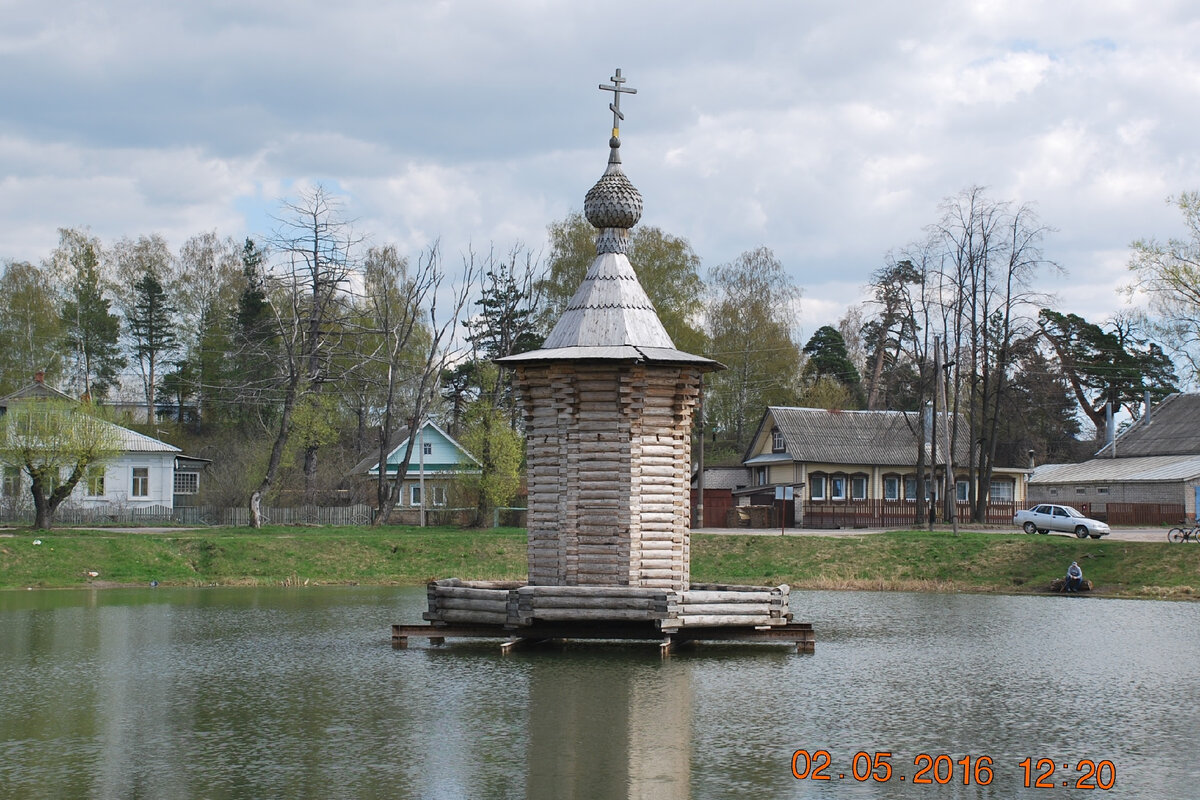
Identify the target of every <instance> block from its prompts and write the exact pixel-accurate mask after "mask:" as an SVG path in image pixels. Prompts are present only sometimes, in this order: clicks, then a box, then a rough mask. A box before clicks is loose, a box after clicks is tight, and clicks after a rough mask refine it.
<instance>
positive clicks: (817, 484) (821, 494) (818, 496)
mask: <svg viewBox="0 0 1200 800" xmlns="http://www.w3.org/2000/svg"><path fill="white" fill-rule="evenodd" d="M808 497H809V499H810V500H824V499H825V476H824V475H809V476H808Z"/></svg>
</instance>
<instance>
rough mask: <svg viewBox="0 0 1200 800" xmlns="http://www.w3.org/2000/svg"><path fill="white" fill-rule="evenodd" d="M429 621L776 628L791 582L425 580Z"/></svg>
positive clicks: (783, 617)
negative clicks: (683, 585)
mask: <svg viewBox="0 0 1200 800" xmlns="http://www.w3.org/2000/svg"><path fill="white" fill-rule="evenodd" d="M427 591H428V600H429V610H428V611H427V612H425V614H424V615H423V616H424V618H425V619H426V620H428V621H429V622H433V623H435V624H437V623H443V624H446V623H450V624H453V623H460V624H463V623H472V624H487V625H501V626H504V627H506V628H510V629H513V630H514V632H516V631H519V629H520V628H521V627H527V626H530V625H534V624H537V623H541V622H582V623H588V622H648V623H653V624H654V625H655V626H656V627H657V628H658V629H660V630H662V631H664V632H669V631H677V630H679V629H680V628H688V627H692V628H697V627H701V628H710V627H756V628H764V627H778V626H782V625H786V624H788V622H789V621H790V620H791V617H792V615H791V612H790V611H789V610H788V591H789V590H788V586H787V585H786V584H784V585H782V586H775V587H764V586H726V585H715V584H703V585H702V584H696V585H692V586H690V587H689V588H687V589H683V590H679V591H676V590H674V589H663V588H655V587H642V586H594V585H576V586H532V585H526V584H523V583H521V582H517V581H461V580H459V579H457V578H446V579H443V580H438V581H433V582H431V583H430V584H429V585H428V589H427Z"/></svg>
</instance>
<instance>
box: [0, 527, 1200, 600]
mask: <svg viewBox="0 0 1200 800" xmlns="http://www.w3.org/2000/svg"><path fill="white" fill-rule="evenodd" d="M3 533H4V535H3V536H0V591H25V590H30V589H92V590H104V589H119V588H142V587H149V585H150V582H151V581H157V582H158V585H159V586H160V587H162V588H173V587H189V586H190V587H202V586H319V585H334V586H336V585H341V586H351V585H359V586H421V585H424V584H425V583H427V582H428V581H430V580H435V579H438V578H447V577H458V578H462V579H464V580H468V579H470V580H521V579H524V578H525V576H526V558H525V531H524V529H520V528H501V529H494V530H493V529H487V530H465V529H457V528H424V529H421V528H409V527H388V528H378V529H376V528H362V527H345V528H308V527H300V528H296V527H283V526H274V527H269V528H263V529H261V530H257V531H255V530H252V529H247V528H208V529H201V530H194V529H183V528H180V529H169V530H166V531H163V530H161V529H160V530H157V531H154V532H152V533H150V532H146V533H138V534H128V533H122V532H116V531H113V530H112V529H103V528H100V529H91V530H68V529H56V530H50V531H38V532H33V531H29V530H24V531H21V530H12V529H9V530H5V531H4V532H3ZM847 533H849V532H847ZM853 533H855V534H866V535H846V533H842V532H837V533H836V534H835V535H821V534H820V533H818V532H805V533H804V534H803V535H792V536H780V535H779V534H778V532H776V533H775V535H774V536H767V535H761V534H759V535H755V534H753V533H752V534H749V535H742V536H739V535H731V534H730V533H729V532H723V533H722V532H714V533H706V532H705V533H693V535H692V579H693V580H694V581H697V582H712V583H736V584H749V585H761V586H768V585H770V586H774V585H778V584H781V583H786V584H788V585H789V586H790V587H791V588H793V589H795V590H834V591H836V590H857V591H913V592H928V593H939V592H940V593H945V592H951V593H954V592H970V593H1001V594H1013V595H1054V594H1056V593H1054V592H1051V591H1050V590H1049V586H1050V582H1051V581H1052V580H1053V579H1054V578H1058V577H1061V576H1062V574H1063V572H1065V569H1066V566H1067V565H1068V564H1070V563H1071V561H1076V560H1077V561H1079V563H1080V564H1081V565H1082V566H1083V569H1084V576H1085V577H1086V578H1088V579H1089V580H1091V581H1092V582H1093V584H1094V589H1093V591H1091V592H1088V593H1085V595H1084V596H1091V597H1109V598H1124V599H1158V600H1200V547H1194V548H1193V547H1189V546H1188V545H1187V544H1170V543H1168V542H1166V541H1165V539H1164V540H1163V541H1161V542H1151V541H1121V540H1090V539H1089V540H1079V539H1075V538H1074V537H1065V536H1063V537H1059V536H1035V537H1029V536H1028V535H1026V534H1022V533H1002V532H996V531H989V532H975V531H970V532H968V531H963V532H961V533H960V534H959V535H958V536H955V535H954V534H952V533H950V532H948V531H940V530H935V531H933V532H929V531H885V532H869V533H867V532H864V531H854V532H853ZM35 541H40V542H41V544H39V545H35V544H34V542H35ZM90 573H96V574H95V575H92V574H90Z"/></svg>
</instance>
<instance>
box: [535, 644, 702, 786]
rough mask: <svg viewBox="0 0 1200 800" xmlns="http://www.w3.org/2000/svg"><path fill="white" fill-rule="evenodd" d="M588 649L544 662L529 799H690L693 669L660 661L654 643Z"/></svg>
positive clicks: (540, 660)
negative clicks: (691, 676) (689, 669)
mask: <svg viewBox="0 0 1200 800" xmlns="http://www.w3.org/2000/svg"><path fill="white" fill-rule="evenodd" d="M584 647H587V648H588V651H587V652H581V651H579V650H576V649H572V650H571V651H569V652H562V653H560V654H558V655H557V656H553V655H551V656H549V658H547V654H538V655H536V656H534V658H536V661H537V663H536V664H535V665H534V666H533V671H532V675H531V677H530V682H529V755H528V763H527V769H526V781H525V786H526V796H527V797H529V798H545V800H555V798H557V799H558V800H571V799H572V798H581V799H582V798H587V799H588V800H592V799H595V800H603V798H609V797H611V798H626V797H628V798H654V800H676V798H679V799H680V800H686V798H687V797H689V796H690V793H689V783H688V774H689V766H690V765H689V752H690V748H691V705H692V696H691V680H690V678H689V673H688V670H687V669H686V668H683V667H680V666H679V665H678V664H676V663H674V662H670V661H668V662H665V663H664V662H661V661H659V660H657V655H656V654H657V647H656V646H655V645H654V644H649V645H647V644H641V645H640V646H638V645H635V646H631V647H628V648H627V647H624V646H615V647H616V652H605V651H602V650H597V648H596V646H595V645H594V644H590V645H584ZM551 659H553V660H551ZM650 659H654V660H653V661H649V660H650ZM647 661H649V663H647ZM564 667H566V669H564ZM614 667H615V668H614Z"/></svg>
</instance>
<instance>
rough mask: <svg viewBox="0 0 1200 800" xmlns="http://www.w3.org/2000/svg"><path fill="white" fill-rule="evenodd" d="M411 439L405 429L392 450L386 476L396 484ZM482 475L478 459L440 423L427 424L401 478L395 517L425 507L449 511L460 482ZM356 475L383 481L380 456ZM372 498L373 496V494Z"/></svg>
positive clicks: (365, 463) (373, 457)
mask: <svg viewBox="0 0 1200 800" xmlns="http://www.w3.org/2000/svg"><path fill="white" fill-rule="evenodd" d="M409 436H410V434H409V430H408V429H407V428H404V429H402V430H401V431H400V432H399V433H398V434H397V436H396V443H395V444H394V445H393V446H392V447H391V448H390V449H389V450H388V457H387V462H386V464H387V466H386V474H387V476H388V477H389V479H390V480H392V481H395V480H396V476H397V473H398V472H399V469H400V462H401V461H403V460H404V453H405V451H406V450H407V449H408V440H409ZM479 473H480V465H479V461H478V460H476V458H475V456H473V455H471V454H470V453H469V452H467V450H466V448H464V447H463V446H462V445H461V444H459V443H458V442H457V441H455V440H454V437H452V436H451V435H450V434H448V433H446V432H445V431H444V430H442V429H441V428H440V427H439V426H438V424H437V423H436V422H433V421H432V420H426V422H425V423H424V424H423V425H421V426H420V427H419V428H418V429H417V433H416V442H415V443H414V445H413V451H412V457H411V459H410V460H409V464H408V469H407V470H406V471H405V473H404V475H403V477H402V478H401V487H400V500H399V502H398V503H397V504H396V508H395V513H396V514H401V513H403V512H406V511H411V512H417V511H419V510H420V509H421V508H422V505H423V506H424V508H426V509H435V508H446V507H447V506H448V505H450V504H451V503H452V502H453V499H452V498H453V497H454V496H455V488H456V486H457V484H458V482H459V481H461V480H462V479H463V477H465V476H468V475H478V474H479ZM352 475H353V477H355V478H356V479H360V480H365V481H369V482H371V483H372V484H373V483H374V482H375V481H376V480H378V478H379V456H378V455H371V456H367V457H366V458H364V459H363V460H362V461H360V462H358V464H357V465H355V467H354V470H353V471H352ZM422 488H424V492H423V493H422ZM368 496H371V495H370V493H369V492H368ZM422 501H424V503H422Z"/></svg>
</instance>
